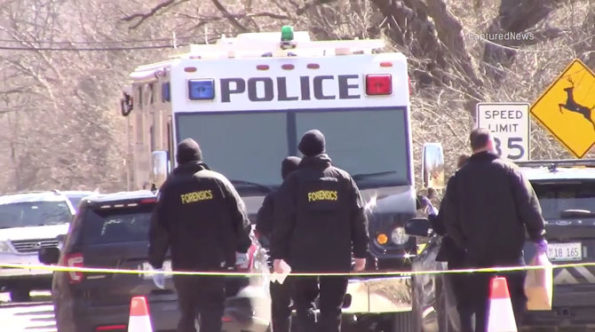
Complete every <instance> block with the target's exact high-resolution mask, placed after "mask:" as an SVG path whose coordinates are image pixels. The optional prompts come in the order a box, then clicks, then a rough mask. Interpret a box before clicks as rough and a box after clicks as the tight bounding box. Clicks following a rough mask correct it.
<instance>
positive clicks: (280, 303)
mask: <svg viewBox="0 0 595 332" xmlns="http://www.w3.org/2000/svg"><path fill="white" fill-rule="evenodd" d="M269 287H270V291H271V316H272V320H273V332H289V331H290V326H291V281H290V279H287V280H285V282H284V283H283V284H279V283H277V282H271V284H270V286H269Z"/></svg>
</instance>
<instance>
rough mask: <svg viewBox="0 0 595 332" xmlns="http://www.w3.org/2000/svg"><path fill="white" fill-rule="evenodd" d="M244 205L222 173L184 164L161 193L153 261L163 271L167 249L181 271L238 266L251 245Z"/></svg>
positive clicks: (154, 220) (153, 233)
mask: <svg viewBox="0 0 595 332" xmlns="http://www.w3.org/2000/svg"><path fill="white" fill-rule="evenodd" d="M249 225H250V222H249V220H248V218H247V216H246V211H245V207H244V203H243V201H242V199H241V198H240V196H239V195H238V193H237V192H236V190H235V188H234V187H233V185H232V184H231V183H230V182H229V181H228V180H227V179H226V178H225V177H224V176H223V175H221V174H219V173H217V172H214V171H211V170H209V169H208V167H207V166H206V165H205V164H204V163H202V162H198V161H190V162H187V163H184V164H182V165H180V166H178V167H177V168H176V169H175V170H174V172H173V174H172V175H170V176H169V178H168V179H167V181H166V182H165V183H164V184H163V186H162V187H161V189H160V191H159V199H158V203H157V207H156V208H155V211H154V212H153V216H152V221H151V228H150V231H149V239H150V246H149V262H150V263H151V265H153V267H155V268H160V267H161V266H162V264H163V260H164V258H165V254H166V252H167V249H168V248H170V249H171V256H172V265H173V268H174V269H181V270H193V269H201V270H219V269H225V268H229V267H233V266H234V264H235V252H236V251H238V252H246V251H247V250H248V247H249V246H250V244H251V241H250V238H249V235H248V229H249V228H248V227H249Z"/></svg>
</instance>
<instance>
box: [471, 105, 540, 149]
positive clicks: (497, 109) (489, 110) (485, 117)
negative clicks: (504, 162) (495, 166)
mask: <svg viewBox="0 0 595 332" xmlns="http://www.w3.org/2000/svg"><path fill="white" fill-rule="evenodd" d="M476 112H477V113H476V115H477V116H476V119H477V128H486V129H488V130H490V131H491V132H492V135H493V136H494V143H495V144H496V147H495V148H496V151H497V153H498V155H500V157H503V158H507V159H510V160H515V161H517V160H529V104H527V103H478V104H477V108H476Z"/></svg>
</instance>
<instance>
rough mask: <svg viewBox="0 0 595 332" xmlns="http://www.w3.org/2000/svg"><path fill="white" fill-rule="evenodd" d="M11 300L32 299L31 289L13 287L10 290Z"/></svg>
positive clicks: (25, 300) (23, 300)
mask: <svg viewBox="0 0 595 332" xmlns="http://www.w3.org/2000/svg"><path fill="white" fill-rule="evenodd" d="M10 300H11V301H12V302H27V301H31V295H30V294H29V290H28V289H25V288H17V289H12V290H11V291H10Z"/></svg>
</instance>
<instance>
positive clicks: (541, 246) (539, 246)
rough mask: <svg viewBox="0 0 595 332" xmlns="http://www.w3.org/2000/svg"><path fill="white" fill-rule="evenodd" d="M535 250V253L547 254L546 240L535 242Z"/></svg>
mask: <svg viewBox="0 0 595 332" xmlns="http://www.w3.org/2000/svg"><path fill="white" fill-rule="evenodd" d="M535 250H536V251H537V254H538V255H539V254H547V241H546V240H545V239H543V240H541V241H539V242H535Z"/></svg>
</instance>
